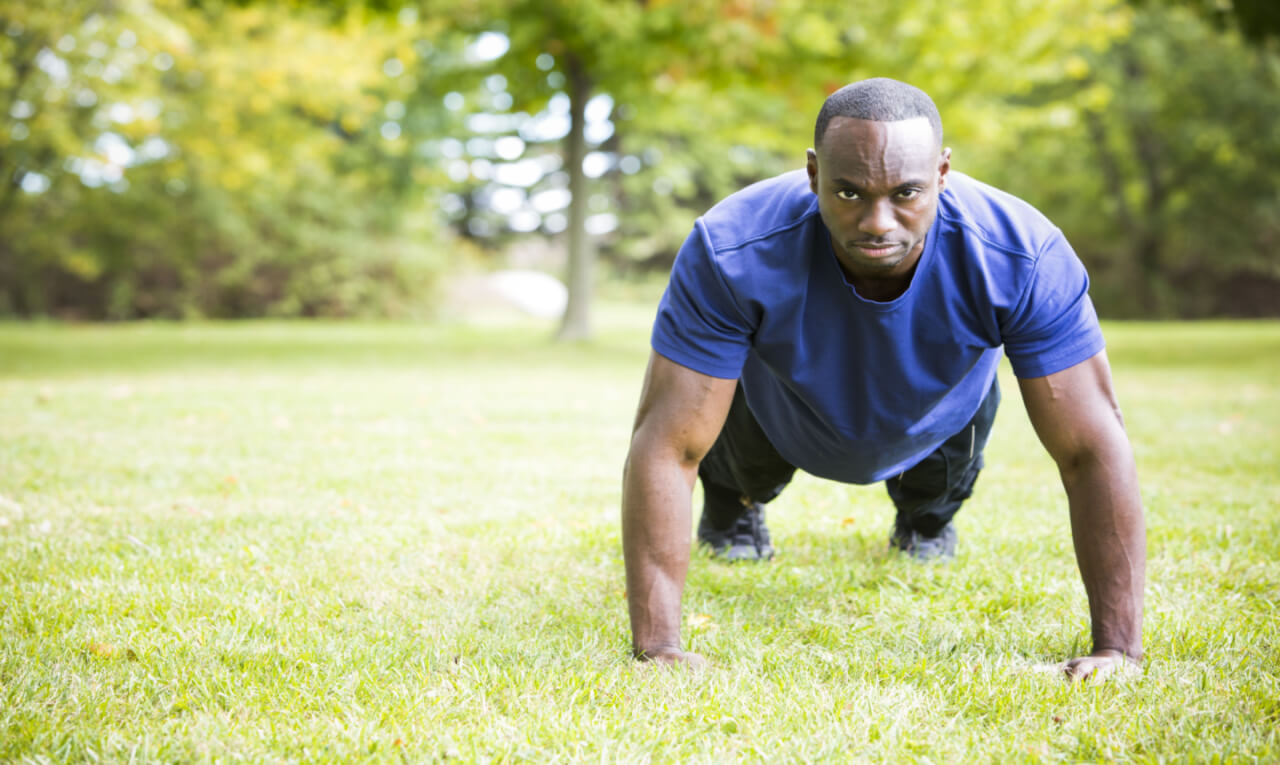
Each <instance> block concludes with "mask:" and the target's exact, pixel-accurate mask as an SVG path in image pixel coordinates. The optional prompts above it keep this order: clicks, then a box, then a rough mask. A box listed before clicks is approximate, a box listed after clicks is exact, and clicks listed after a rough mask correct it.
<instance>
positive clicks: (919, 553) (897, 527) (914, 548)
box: [889, 523, 956, 563]
mask: <svg viewBox="0 0 1280 765" xmlns="http://www.w3.org/2000/svg"><path fill="white" fill-rule="evenodd" d="M889 547H891V548H893V549H897V550H901V551H902V552H904V553H906V554H907V555H910V556H911V558H912V559H913V560H915V561H916V562H917V563H933V562H938V563H945V562H946V561H949V560H951V559H952V558H954V557H956V527H955V526H954V525H952V524H950V523H948V524H947V525H946V526H943V527H942V530H941V531H939V532H938V534H937V536H932V537H927V536H925V535H924V534H921V533H920V532H919V531H915V530H914V529H911V528H908V527H907V526H905V525H904V524H902V523H895V524H894V526H893V534H891V535H890V536H889Z"/></svg>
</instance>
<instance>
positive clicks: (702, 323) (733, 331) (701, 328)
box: [651, 220, 754, 379]
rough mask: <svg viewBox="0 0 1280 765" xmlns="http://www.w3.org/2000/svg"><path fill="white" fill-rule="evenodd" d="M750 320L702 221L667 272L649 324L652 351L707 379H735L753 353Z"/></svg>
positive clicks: (696, 225)
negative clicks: (667, 279) (713, 254)
mask: <svg viewBox="0 0 1280 765" xmlns="http://www.w3.org/2000/svg"><path fill="white" fill-rule="evenodd" d="M753 331H754V329H753V327H752V326H751V324H750V322H749V321H747V319H746V316H745V315H744V313H743V311H742V310H741V308H740V307H739V305H738V304H737V302H736V300H735V299H734V296H733V293H732V291H731V289H730V288H729V285H728V284H727V283H726V281H725V278H724V274H723V273H721V271H720V269H719V267H718V266H717V264H716V263H715V261H714V259H713V258H712V257H711V251H710V246H709V242H708V239H707V234H706V229H705V228H704V227H703V224H702V221H701V220H699V221H698V222H697V223H695V224H694V227H693V231H692V232H691V233H690V234H689V238H688V239H686V240H685V242H684V245H683V246H681V247H680V252H679V253H678V254H677V255H676V262H675V265H674V266H673V267H672V269H671V280H670V282H668V283H667V290H666V292H665V293H663V295H662V301H661V302H660V303H659V304H658V315H657V318H656V319H655V320H654V323H653V335H652V337H651V343H652V345H653V350H655V351H657V352H658V353H659V354H661V355H663V356H665V357H666V358H668V359H671V360H672V361H674V362H676V363H677V364H680V365H682V366H685V367H688V368H689V369H692V370H694V371H695V372H701V373H702V374H705V375H710V376H711V377H720V378H723V379H736V378H737V377H738V376H739V375H740V374H741V372H742V365H743V364H744V363H745V362H746V359H747V354H748V352H749V351H750V350H751V335H752V332H753Z"/></svg>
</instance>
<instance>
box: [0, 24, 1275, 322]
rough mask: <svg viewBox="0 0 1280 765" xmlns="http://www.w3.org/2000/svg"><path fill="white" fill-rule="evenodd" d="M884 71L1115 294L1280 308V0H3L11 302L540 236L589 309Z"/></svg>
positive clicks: (293, 292)
mask: <svg viewBox="0 0 1280 765" xmlns="http://www.w3.org/2000/svg"><path fill="white" fill-rule="evenodd" d="M868 76H890V77H895V78H898V79H902V80H906V81H908V82H911V83H913V84H915V85H917V86H919V87H921V88H923V89H925V90H926V91H928V92H929V93H930V94H931V95H932V96H933V97H934V99H935V100H936V101H937V103H938V106H939V108H940V110H941V111H942V116H943V121H944V124H945V126H946V130H947V136H946V143H947V145H949V146H951V147H952V148H953V150H954V163H953V166H954V167H955V168H956V169H958V170H962V171H964V172H966V173H968V174H970V175H973V176H976V177H978V178H980V179H982V180H985V181H987V182H989V183H992V184H995V185H997V186H1000V187H1002V188H1005V189H1007V190H1009V191H1011V192H1013V193H1015V194H1017V195H1019V196H1022V197H1023V198H1025V199H1027V200H1029V201H1031V202H1032V203H1033V204H1035V205H1037V206H1038V207H1039V208H1040V209H1042V210H1043V211H1044V212H1045V213H1046V214H1048V215H1049V217H1050V218H1052V219H1053V220H1054V221H1055V222H1056V223H1057V224H1058V225H1059V226H1060V227H1061V228H1062V229H1063V230H1064V231H1065V232H1066V234H1067V237H1068V238H1069V239H1070V240H1071V242H1072V243H1073V245H1074V246H1075V248H1076V249H1077V251H1078V252H1079V254H1080V256H1081V258H1082V259H1083V260H1084V261H1085V263H1086V265H1087V266H1088V267H1089V269H1090V272H1091V275H1092V278H1093V295H1094V300H1095V303H1096V304H1097V306H1098V309H1099V312H1100V313H1101V314H1102V315H1103V316H1104V317H1107V318H1175V317H1179V318H1199V317H1210V316H1276V315H1280V173H1277V171H1276V168H1277V167H1280V87H1278V86H1280V3H1277V2H1275V0H946V1H945V2H944V1H943V0H895V1H894V2H887V0H853V1H851V2H802V1H800V0H772V1H770V0H724V1H721V2H708V1H706V0H681V1H680V2H671V1H670V0H647V1H646V0H542V1H540V2H533V1H532V0H441V1H440V2H433V1H432V0H423V2H421V3H419V4H398V3H394V2H388V1H387V0H380V1H377V2H370V3H365V4H362V3H359V2H355V1H354V0H350V1H349V2H330V3H300V2H299V3H287V2H247V1H245V2H236V3H223V2H218V1H217V0H110V1H106V0H65V1H63V0H34V1H33V0H0V316H3V317H21V318H30V317H54V318H60V319H72V320H126V319H138V318H166V319H196V318H239V317H268V316H270V317H389V318H413V319H426V318H431V317H434V316H439V315H441V312H442V311H444V310H445V306H446V305H447V302H448V299H449V298H448V294H449V292H450V287H449V285H456V284H460V283H466V280H467V278H468V275H474V274H478V273H483V272H488V271H494V270H498V269H519V270H530V271H539V272H543V273H546V274H552V275H554V276H555V277H557V278H558V279H560V280H562V281H563V282H565V283H566V284H567V286H568V311H567V312H566V313H565V315H564V320H563V323H562V324H561V329H560V334H561V336H562V337H582V336H586V335H587V334H589V333H590V315H591V313H590V297H591V294H592V292H593V290H594V289H596V288H598V287H599V285H601V284H612V285H618V284H628V283H639V284H653V283H656V282H660V281H661V280H662V278H663V277H664V276H665V274H666V272H667V270H668V269H669V267H670V265H671V262H672V260H673V258H674V257H675V253H676V250H677V249H678V247H679V245H680V243H681V242H682V241H683V239H684V237H685V235H686V234H687V233H688V231H689V227H690V226H691V224H692V222H693V219H694V218H695V217H696V216H697V215H699V214H700V213H702V212H703V211H704V210H705V209H706V208H707V207H709V206H710V205H712V204H714V203H715V202H716V201H717V200H718V199H719V198H721V197H723V196H724V195H726V194H728V193H730V192H732V191H733V190H735V189H737V188H739V187H741V186H742V185H745V184H747V183H750V182H753V181H756V180H759V179H762V178H765V177H768V176H770V175H774V174H776V173H779V172H782V171H785V170H789V169H794V168H798V167H801V166H803V159H804V150H805V149H806V148H807V147H808V146H809V145H811V143H812V130H813V127H812V125H813V118H814V116H815V115H816V113H817V110H818V108H819V107H820V106H821V103H822V101H823V99H824V98H825V97H826V95H827V94H828V93H829V92H831V91H832V90H834V89H836V88H838V87H840V86H841V85H843V84H845V83H847V82H849V81H852V80H856V79H861V78H863V77H868ZM520 284H524V283H518V284H517V286H516V287H515V288H514V289H515V291H516V292H520V291H521V290H524V289H527V290H529V291H534V290H536V289H540V287H538V286H537V285H536V283H534V282H530V283H529V285H532V286H523V287H522V286H520ZM477 294H478V293H477ZM464 299H465V298H464ZM477 299H479V298H478V297H477ZM553 302H554V301H553Z"/></svg>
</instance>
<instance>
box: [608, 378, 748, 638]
mask: <svg viewBox="0 0 1280 765" xmlns="http://www.w3.org/2000/svg"><path fill="white" fill-rule="evenodd" d="M736 386H737V381H736V380H725V379H721V378H718V377H708V376H707V375H704V374H700V373H698V372H694V371H693V370H691V369H688V368H686V367H683V366H681V365H679V364H677V363H675V362H673V361H670V360H668V359H666V358H664V357H662V356H660V355H658V354H657V353H653V354H651V355H650V357H649V368H648V370H647V371H646V372H645V381H644V389H643V391H642V392H641V394H640V407H639V410H638V411H637V412H636V422H635V427H634V430H633V432H632V435H631V450H630V452H629V453H628V454H627V464H626V468H625V469H624V470H623V475H622V551H623V556H624V557H625V558H626V564H627V605H628V607H629V609H630V612H631V646H632V650H633V651H634V652H635V656H636V658H638V659H642V660H647V661H655V662H660V663H664V664H674V663H690V664H698V663H701V662H702V658H701V657H699V656H697V655H696V654H691V653H685V652H683V651H682V650H681V647H680V596H681V594H682V593H683V592H684V580H685V572H686V571H687V570H688V568H689V537H690V530H691V528H692V526H691V508H690V504H691V502H690V497H691V495H692V493H693V482H694V479H695V478H696V477H697V470H698V463H699V462H701V461H702V457H703V456H704V455H705V454H706V453H707V451H708V450H709V449H710V448H711V445H712V444H713V443H715V440H716V436H718V435H719V434H720V428H721V427H722V426H723V425H724V420H725V416H726V415H727V414H728V412H729V404H730V403H731V402H732V401H733V392H734V388H735V387H736Z"/></svg>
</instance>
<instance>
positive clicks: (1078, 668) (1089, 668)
mask: <svg viewBox="0 0 1280 765" xmlns="http://www.w3.org/2000/svg"><path fill="white" fill-rule="evenodd" d="M1137 668H1138V662H1136V661H1134V660H1133V659H1131V658H1129V657H1128V656H1125V655H1124V654H1123V653H1121V652H1120V651H1115V650H1112V649H1110V648H1103V649H1101V650H1098V651H1094V652H1093V653H1092V654H1090V655H1088V656H1078V657H1076V658H1074V659H1072V660H1071V661H1069V662H1067V663H1066V664H1064V665H1062V673H1063V674H1064V675H1066V676H1067V679H1068V680H1070V681H1071V682H1073V683H1078V682H1081V681H1084V680H1088V681H1090V682H1094V683H1101V682H1104V681H1105V680H1106V679H1107V678H1108V677H1110V676H1111V675H1112V674H1114V673H1116V672H1123V671H1133V670H1136V669H1137Z"/></svg>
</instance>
